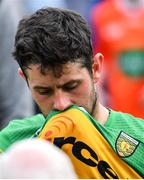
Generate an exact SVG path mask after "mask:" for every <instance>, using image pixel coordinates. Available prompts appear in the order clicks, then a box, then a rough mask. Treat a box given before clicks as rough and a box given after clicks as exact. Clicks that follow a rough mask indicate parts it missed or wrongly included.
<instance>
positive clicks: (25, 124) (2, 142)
mask: <svg viewBox="0 0 144 180" xmlns="http://www.w3.org/2000/svg"><path fill="white" fill-rule="evenodd" d="M44 122H45V118H44V116H43V115H42V114H38V115H35V116H32V117H29V118H24V119H16V120H12V121H11V122H10V123H9V124H8V126H6V127H5V128H4V129H3V130H1V131H0V150H2V151H5V150H6V149H7V148H8V147H9V146H10V145H11V144H12V143H14V142H15V141H18V140H22V139H25V138H29V137H32V136H33V135H34V133H35V132H36V131H37V130H38V129H39V128H40V127H41V126H43V124H44Z"/></svg>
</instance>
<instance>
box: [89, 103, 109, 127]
mask: <svg viewBox="0 0 144 180" xmlns="http://www.w3.org/2000/svg"><path fill="white" fill-rule="evenodd" d="M92 116H93V117H94V118H95V119H96V120H97V121H98V122H99V123H100V124H102V125H104V124H105V123H106V121H107V119H108V117H109V111H108V109H107V108H105V107H104V106H103V105H102V104H100V102H98V101H97V103H96V108H95V111H94V113H93V115H92Z"/></svg>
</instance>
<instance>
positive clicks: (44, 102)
mask: <svg viewBox="0 0 144 180" xmlns="http://www.w3.org/2000/svg"><path fill="white" fill-rule="evenodd" d="M29 67H30V68H31V69H27V78H28V79H27V80H28V84H29V88H30V91H31V93H32V96H33V98H34V100H35V101H36V103H37V104H38V106H39V108H40V110H41V111H42V113H43V114H44V116H47V115H48V113H49V112H50V111H51V110H54V109H55V110H64V109H66V108H68V107H69V106H71V105H78V106H82V107H84V108H85V109H86V110H87V111H88V112H89V113H90V114H92V111H93V108H94V106H95V103H96V93H95V88H94V83H93V78H92V77H91V76H90V74H89V72H88V70H87V69H86V68H84V67H81V65H80V64H79V63H73V64H72V63H68V64H65V65H63V73H62V75H61V76H59V77H56V76H55V75H54V73H53V71H52V70H48V71H47V72H46V74H45V75H43V74H41V72H40V66H39V65H30V66H29Z"/></svg>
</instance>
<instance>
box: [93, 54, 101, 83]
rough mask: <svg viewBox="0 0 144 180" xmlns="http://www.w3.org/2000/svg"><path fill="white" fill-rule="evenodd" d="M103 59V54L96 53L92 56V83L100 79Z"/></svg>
mask: <svg viewBox="0 0 144 180" xmlns="http://www.w3.org/2000/svg"><path fill="white" fill-rule="evenodd" d="M103 60H104V56H103V55H102V54H101V53H97V54H96V55H95V56H94V63H93V67H92V68H93V79H94V83H97V82H98V81H99V79H100V73H101V69H102V62H103Z"/></svg>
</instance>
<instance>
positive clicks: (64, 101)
mask: <svg viewBox="0 0 144 180" xmlns="http://www.w3.org/2000/svg"><path fill="white" fill-rule="evenodd" d="M71 105H72V103H71V101H70V98H69V97H67V95H66V94H65V93H63V92H59V93H57V94H56V95H55V98H54V107H53V108H54V109H55V110H60V111H62V110H65V109H67V108H68V107H70V106H71Z"/></svg>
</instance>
